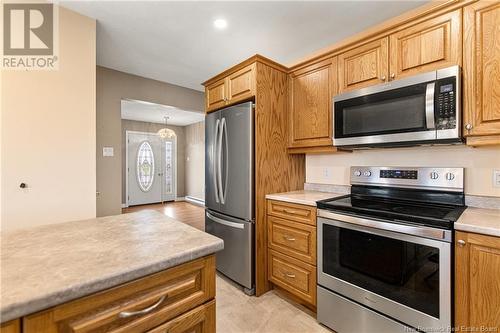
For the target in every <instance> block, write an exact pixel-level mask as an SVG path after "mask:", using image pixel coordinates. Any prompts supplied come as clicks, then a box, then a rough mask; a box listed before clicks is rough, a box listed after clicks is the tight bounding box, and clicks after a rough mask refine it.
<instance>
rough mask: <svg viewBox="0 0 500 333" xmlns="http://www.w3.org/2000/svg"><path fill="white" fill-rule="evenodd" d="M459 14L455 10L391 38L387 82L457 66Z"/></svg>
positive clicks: (460, 29)
mask: <svg viewBox="0 0 500 333" xmlns="http://www.w3.org/2000/svg"><path fill="white" fill-rule="evenodd" d="M461 13H462V10H461V9H458V10H455V11H452V12H449V13H446V14H443V15H440V16H437V17H435V18H431V19H429V20H426V21H424V22H421V23H419V24H416V25H413V26H411V27H408V28H405V29H403V30H400V31H398V32H395V33H393V34H391V35H390V36H389V38H390V40H389V45H390V52H389V59H390V74H389V77H390V79H391V80H392V79H400V78H402V77H404V76H407V75H414V74H418V73H423V72H428V71H432V70H435V69H437V68H443V67H448V66H453V65H459V64H461V63H462V52H461V50H462V46H461V41H462V28H461Z"/></svg>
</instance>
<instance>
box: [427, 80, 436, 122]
mask: <svg viewBox="0 0 500 333" xmlns="http://www.w3.org/2000/svg"><path fill="white" fill-rule="evenodd" d="M435 86H436V83H435V82H431V83H429V84H427V88H426V90H425V122H426V124H427V128H428V129H432V128H434V127H435V126H434V87H435Z"/></svg>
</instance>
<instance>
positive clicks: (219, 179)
mask: <svg viewBox="0 0 500 333" xmlns="http://www.w3.org/2000/svg"><path fill="white" fill-rule="evenodd" d="M224 122H225V118H223V119H222V121H221V122H220V124H219V126H220V130H219V138H218V143H217V151H218V157H217V160H218V166H217V186H218V189H219V199H220V203H221V204H224V198H223V195H224V194H223V193H222V130H223V128H224V127H223V123H224Z"/></svg>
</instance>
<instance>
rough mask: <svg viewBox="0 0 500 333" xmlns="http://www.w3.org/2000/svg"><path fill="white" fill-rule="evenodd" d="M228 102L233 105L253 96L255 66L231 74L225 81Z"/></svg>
mask: <svg viewBox="0 0 500 333" xmlns="http://www.w3.org/2000/svg"><path fill="white" fill-rule="evenodd" d="M227 91H228V102H229V103H231V104H233V103H235V102H238V101H242V100H245V99H249V98H251V97H252V96H253V95H254V94H255V64H251V65H249V66H247V67H245V68H242V69H240V70H239V71H237V72H235V73H233V74H231V75H230V76H229V77H228V80H227Z"/></svg>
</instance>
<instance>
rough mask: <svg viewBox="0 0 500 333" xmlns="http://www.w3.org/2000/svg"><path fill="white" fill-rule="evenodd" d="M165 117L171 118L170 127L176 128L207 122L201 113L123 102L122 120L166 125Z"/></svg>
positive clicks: (158, 105)
mask: <svg viewBox="0 0 500 333" xmlns="http://www.w3.org/2000/svg"><path fill="white" fill-rule="evenodd" d="M165 117H169V118H168V121H167V123H168V125H176V126H187V125H191V124H194V123H198V122H200V121H203V120H205V115H204V114H203V113H199V112H193V111H185V110H181V109H179V108H176V107H174V106H168V105H160V104H155V103H149V102H143V101H134V100H122V119H128V120H136V121H146V122H149V123H158V124H164V123H165Z"/></svg>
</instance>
